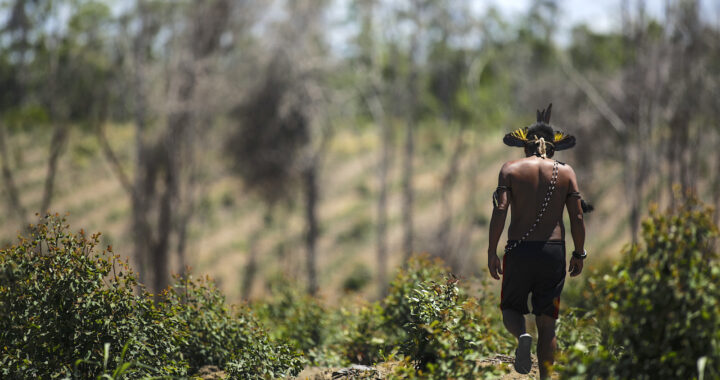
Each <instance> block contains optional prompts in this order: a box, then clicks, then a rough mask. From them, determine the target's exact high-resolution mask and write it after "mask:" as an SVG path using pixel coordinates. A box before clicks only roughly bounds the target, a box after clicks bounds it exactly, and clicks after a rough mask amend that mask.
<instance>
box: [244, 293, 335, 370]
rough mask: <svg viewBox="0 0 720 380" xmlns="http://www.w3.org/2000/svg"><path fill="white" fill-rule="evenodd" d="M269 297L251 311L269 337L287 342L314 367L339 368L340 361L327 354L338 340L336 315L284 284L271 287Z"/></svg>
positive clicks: (314, 300)
mask: <svg viewBox="0 0 720 380" xmlns="http://www.w3.org/2000/svg"><path fill="white" fill-rule="evenodd" d="M272 294H273V296H272V297H270V298H269V299H268V300H266V301H264V302H262V303H258V304H256V305H254V307H253V309H254V310H255V311H256V313H257V315H258V316H259V318H260V319H261V321H262V322H263V324H264V325H265V326H267V327H268V330H269V331H270V334H272V336H273V337H275V338H277V339H282V340H285V341H287V342H288V343H289V344H290V345H291V346H292V347H293V348H295V349H296V350H298V351H300V352H302V353H303V354H304V356H305V357H306V358H307V359H308V360H309V361H310V363H312V364H314V365H322V364H328V365H332V364H341V363H342V360H340V359H339V357H338V356H337V355H334V354H333V353H332V352H329V351H328V350H327V348H328V347H329V346H332V345H334V343H335V342H337V339H339V336H340V326H339V325H338V320H337V318H334V317H335V316H334V315H333V313H337V311H336V310H330V309H329V308H326V307H325V306H324V305H323V304H322V303H321V302H320V300H318V299H317V298H314V297H311V296H309V295H307V294H306V293H305V292H303V291H302V290H300V289H298V287H293V286H292V285H291V284H290V283H287V282H284V281H279V282H277V283H275V284H273V286H272Z"/></svg>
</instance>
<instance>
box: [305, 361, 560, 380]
mask: <svg viewBox="0 0 720 380" xmlns="http://www.w3.org/2000/svg"><path fill="white" fill-rule="evenodd" d="M513 359H514V358H513V357H512V356H508V355H495V356H493V357H490V358H487V359H483V360H482V361H480V365H481V366H483V367H495V368H497V369H499V370H501V371H503V372H506V373H505V374H504V375H502V376H500V377H498V379H502V380H525V379H538V378H539V372H538V365H537V358H536V357H535V356H534V355H533V356H532V360H533V367H532V370H531V371H530V373H529V374H527V375H521V374H519V373H517V372H515V371H514V370H513V366H512V363H513ZM397 365H398V363H382V364H380V365H378V366H373V367H367V366H357V365H356V366H352V367H347V368H318V367H308V368H305V369H304V370H303V371H302V372H300V374H299V375H298V376H297V377H296V378H295V379H296V380H341V379H342V380H351V379H352V380H355V379H372V380H380V379H385V378H386V377H387V375H388V374H390V373H391V372H392V371H393V368H394V367H395V366H397ZM555 378H556V377H555V376H553V379H555Z"/></svg>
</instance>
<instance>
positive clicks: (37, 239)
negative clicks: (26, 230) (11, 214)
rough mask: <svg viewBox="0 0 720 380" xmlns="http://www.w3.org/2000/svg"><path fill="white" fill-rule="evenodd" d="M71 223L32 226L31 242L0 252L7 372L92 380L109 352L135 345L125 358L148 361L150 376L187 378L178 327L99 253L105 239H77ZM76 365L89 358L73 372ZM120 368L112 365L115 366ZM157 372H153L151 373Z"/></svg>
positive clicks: (2, 368) (1, 339)
mask: <svg viewBox="0 0 720 380" xmlns="http://www.w3.org/2000/svg"><path fill="white" fill-rule="evenodd" d="M64 223H65V220H64V219H59V218H56V217H49V218H47V219H46V220H45V223H41V224H39V225H37V226H31V230H30V236H29V238H28V239H25V238H21V239H20V243H19V244H18V245H17V246H14V247H11V248H9V249H7V250H4V251H0V347H2V350H3V354H2V358H1V359H0V360H1V361H2V362H0V373H2V375H3V377H9V378H36V377H46V378H56V377H61V376H70V375H72V374H76V375H80V376H82V377H90V376H92V374H95V373H97V372H98V371H99V370H100V369H101V368H98V366H97V365H93V364H92V363H93V361H92V360H91V359H93V358H97V359H99V358H102V355H103V346H104V344H105V343H110V345H111V347H123V346H124V345H125V343H126V342H132V343H131V344H130V346H129V347H128V350H127V353H126V358H128V359H129V360H135V359H138V358H145V359H148V361H147V362H146V364H148V365H150V366H152V367H153V368H156V370H154V371H151V373H150V374H158V375H160V374H171V375H182V374H184V373H185V371H186V369H187V368H186V366H185V365H184V364H183V363H176V362H173V360H172V359H171V358H174V357H177V356H178V354H179V352H178V348H177V346H176V345H174V344H173V341H172V339H168V336H170V337H172V334H170V332H171V331H173V329H174V326H173V325H172V324H173V321H168V322H167V323H165V324H162V323H159V322H160V319H161V313H160V312H159V311H158V310H157V309H156V308H155V307H154V306H153V304H152V301H151V300H150V299H149V298H147V297H137V296H135V294H134V287H135V286H136V285H137V282H136V279H135V277H134V276H133V275H132V273H131V271H130V270H129V268H128V267H127V264H126V263H123V262H121V261H120V260H119V259H118V257H117V256H115V255H112V251H110V250H108V251H104V252H102V253H100V254H96V253H94V249H95V246H96V245H97V243H98V238H99V235H93V236H91V237H89V238H88V237H87V236H86V235H85V234H84V232H83V231H80V233H79V234H77V235H76V234H72V233H69V232H68V231H67V226H65V225H64ZM76 359H85V361H84V362H83V363H80V365H78V366H77V368H74V367H75V366H74V363H75V361H76ZM115 364H116V363H111V364H110V367H111V368H112V367H113V365H115ZM152 372H154V373H152Z"/></svg>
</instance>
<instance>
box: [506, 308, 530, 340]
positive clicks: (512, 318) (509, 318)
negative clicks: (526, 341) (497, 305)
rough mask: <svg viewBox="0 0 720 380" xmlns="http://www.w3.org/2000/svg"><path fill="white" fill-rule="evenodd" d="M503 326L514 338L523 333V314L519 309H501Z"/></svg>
mask: <svg viewBox="0 0 720 380" xmlns="http://www.w3.org/2000/svg"><path fill="white" fill-rule="evenodd" d="M502 314H503V323H504V324H505V328H506V329H507V331H509V332H510V334H513V336H514V337H515V338H517V337H519V336H520V335H522V334H525V316H524V315H522V313H520V312H519V311H515V310H511V309H505V310H503V311H502Z"/></svg>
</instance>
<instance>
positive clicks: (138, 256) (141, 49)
mask: <svg viewBox="0 0 720 380" xmlns="http://www.w3.org/2000/svg"><path fill="white" fill-rule="evenodd" d="M145 5H146V4H145V2H143V1H139V3H138V8H139V9H138V11H139V13H140V32H139V34H138V35H137V37H136V38H135V41H134V44H133V45H134V46H133V86H132V92H133V102H134V115H133V116H134V119H135V173H134V180H133V184H132V193H131V199H130V200H131V204H132V235H133V245H134V255H135V257H134V258H135V265H136V266H137V271H138V280H139V281H140V283H143V284H145V283H147V279H148V273H147V268H148V264H149V263H148V260H149V255H150V246H151V242H152V235H151V233H150V224H149V223H148V217H147V213H148V206H149V204H148V203H149V198H150V195H151V193H154V189H155V178H154V177H155V176H154V172H155V169H154V167H148V163H152V164H151V165H154V160H153V157H148V156H150V151H149V148H148V147H147V146H146V143H145V137H144V136H145V133H146V129H147V104H148V103H147V96H146V92H145V91H146V90H145V75H143V70H144V68H145V65H146V63H147V62H146V60H147V57H146V52H147V50H148V49H149V46H150V43H151V41H150V39H151V33H152V32H151V30H152V26H151V25H150V23H151V22H150V20H149V19H148V18H149V15H148V10H147V9H146V6H145ZM120 178H121V179H122V178H123V177H122V176H121V177H120Z"/></svg>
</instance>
